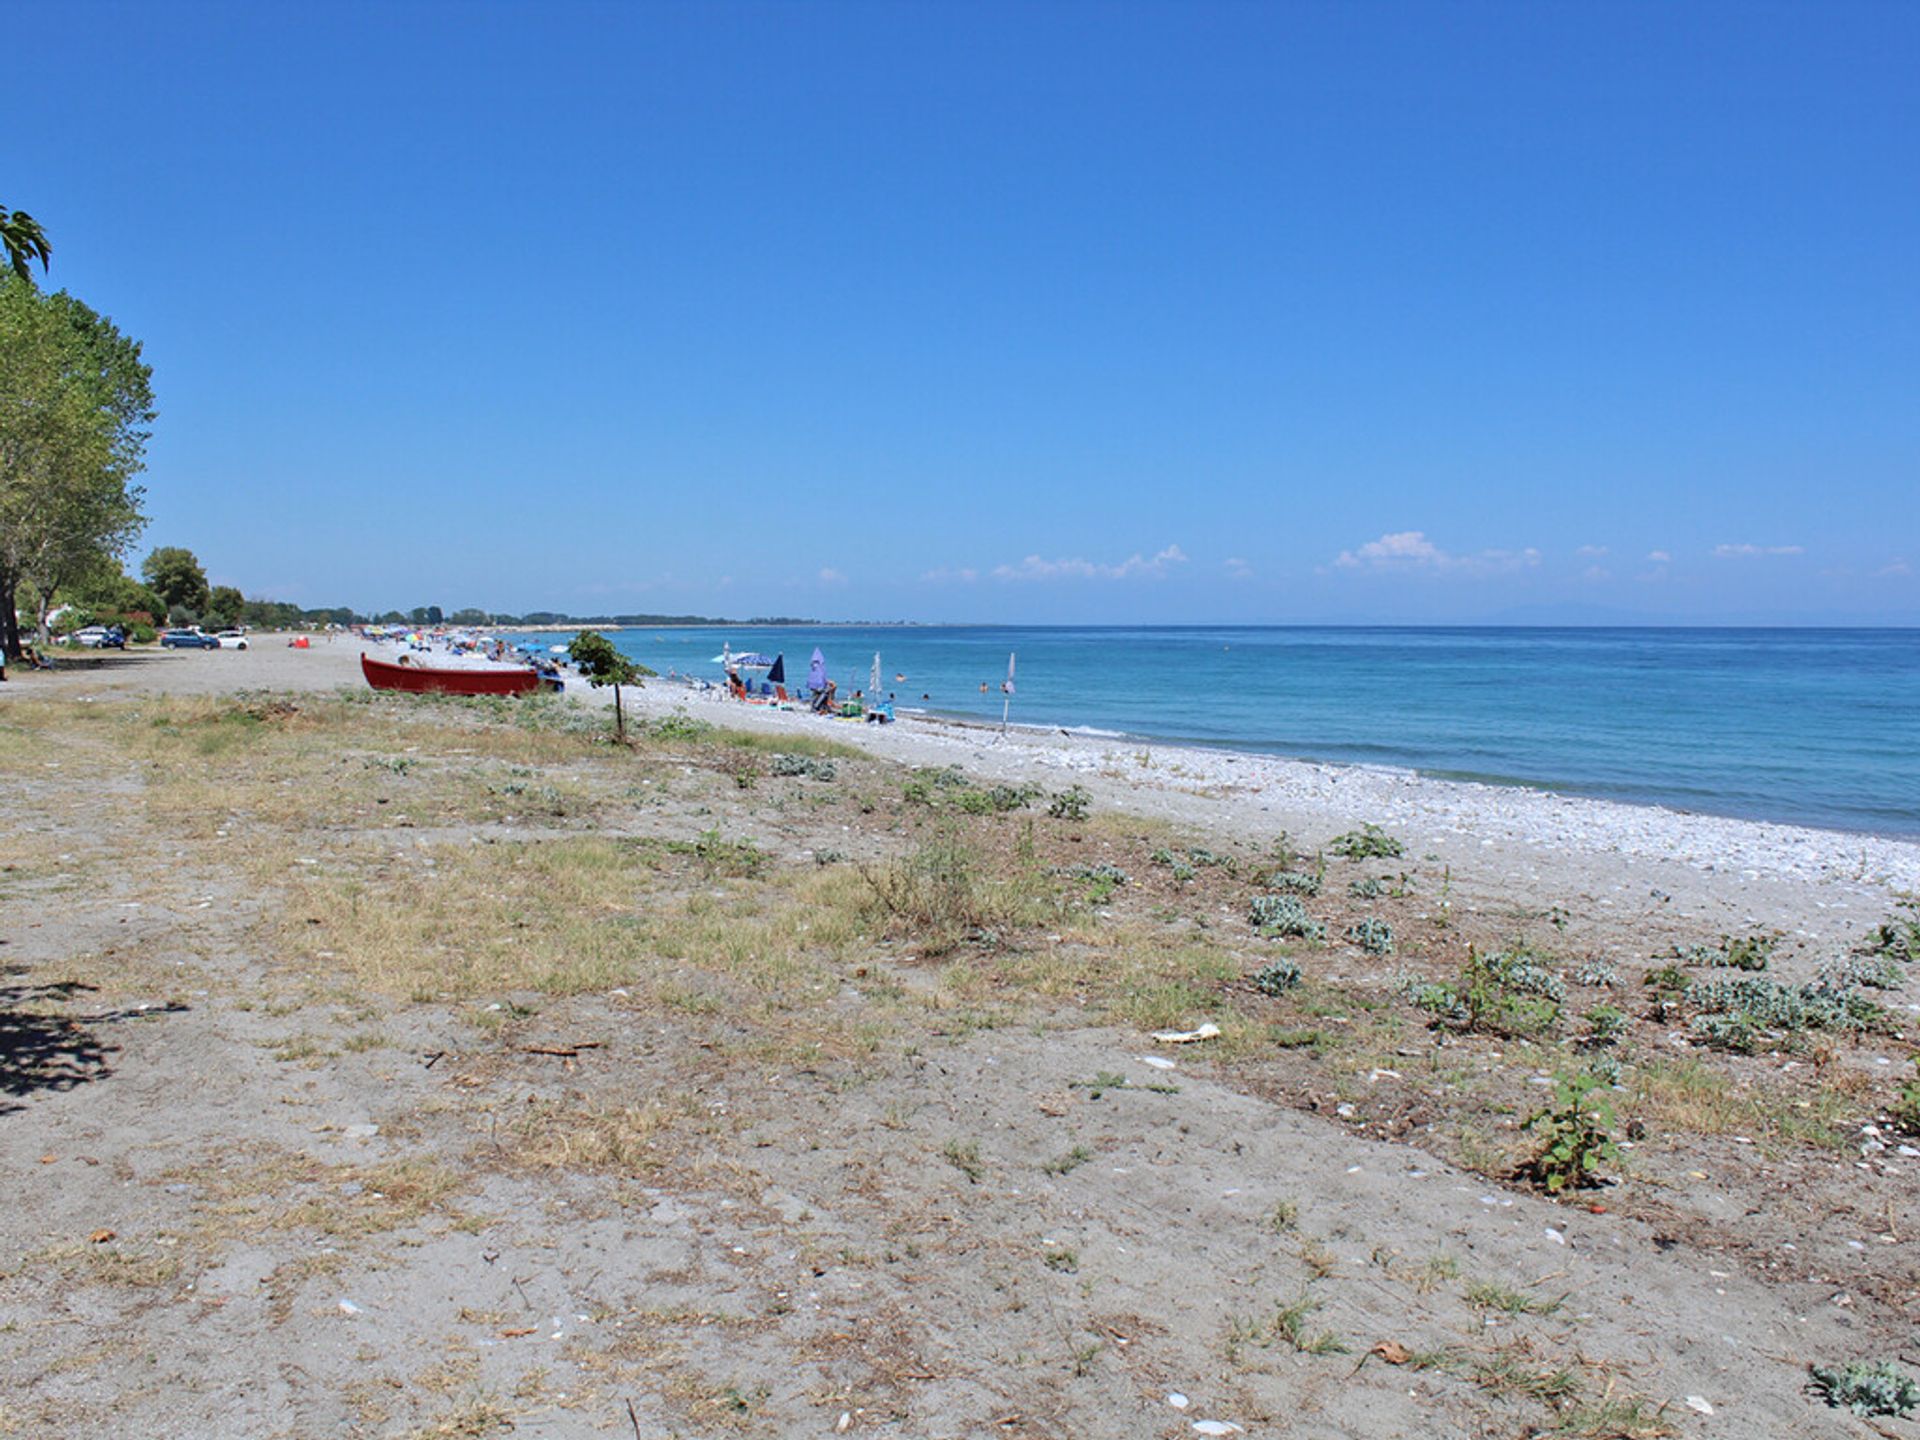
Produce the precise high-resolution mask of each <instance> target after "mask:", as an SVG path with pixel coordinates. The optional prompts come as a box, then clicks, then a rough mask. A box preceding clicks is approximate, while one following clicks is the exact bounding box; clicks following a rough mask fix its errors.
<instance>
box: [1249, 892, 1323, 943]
mask: <svg viewBox="0 0 1920 1440" xmlns="http://www.w3.org/2000/svg"><path fill="white" fill-rule="evenodd" d="M1247 918H1248V920H1249V921H1250V922H1251V923H1252V925H1253V928H1254V929H1256V930H1258V931H1259V932H1260V933H1261V934H1262V935H1297V936H1299V937H1300V938H1301V939H1303V940H1320V939H1323V938H1324V937H1325V936H1326V933H1327V927H1326V926H1324V925H1322V924H1321V923H1320V922H1319V921H1318V920H1315V919H1314V918H1313V917H1312V916H1311V915H1309V914H1307V907H1306V906H1304V905H1302V904H1301V903H1300V902H1299V901H1298V900H1296V899H1295V898H1294V897H1293V896H1291V895H1256V896H1254V897H1253V902H1252V904H1251V905H1250V906H1249V907H1248V911H1247Z"/></svg>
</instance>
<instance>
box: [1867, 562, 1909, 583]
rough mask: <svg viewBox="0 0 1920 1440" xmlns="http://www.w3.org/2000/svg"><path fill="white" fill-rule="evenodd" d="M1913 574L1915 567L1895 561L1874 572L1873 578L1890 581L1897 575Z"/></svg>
mask: <svg viewBox="0 0 1920 1440" xmlns="http://www.w3.org/2000/svg"><path fill="white" fill-rule="evenodd" d="M1912 573H1913V566H1911V565H1909V564H1908V563H1907V562H1906V561H1905V560H1893V561H1889V562H1888V563H1887V564H1885V565H1882V566H1881V567H1880V568H1879V569H1878V570H1876V571H1874V572H1873V578H1874V579H1876V580H1890V579H1892V578H1893V577H1895V576H1897V575H1911V574H1912Z"/></svg>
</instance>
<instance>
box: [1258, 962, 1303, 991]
mask: <svg viewBox="0 0 1920 1440" xmlns="http://www.w3.org/2000/svg"><path fill="white" fill-rule="evenodd" d="M1248 978H1250V979H1251V980H1252V981H1253V988H1254V989H1256V990H1258V991H1259V992H1260V993H1261V994H1262V995H1284V994H1286V993H1287V991H1289V990H1291V989H1293V987H1294V986H1296V985H1298V984H1299V983H1300V967H1299V966H1298V965H1296V964H1294V963H1293V961H1291V960H1288V959H1285V958H1284V957H1283V958H1281V959H1279V960H1270V961H1268V962H1267V963H1266V964H1265V965H1262V966H1261V967H1260V968H1259V969H1258V970H1256V971H1254V972H1253V974H1252V975H1251V976H1250V977H1248Z"/></svg>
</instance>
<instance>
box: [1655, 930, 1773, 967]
mask: <svg viewBox="0 0 1920 1440" xmlns="http://www.w3.org/2000/svg"><path fill="white" fill-rule="evenodd" d="M1779 943H1780V936H1779V935H1778V934H1773V935H1722V936H1721V937H1720V939H1719V941H1718V942H1717V943H1716V944H1712V945H1676V946H1674V947H1673V949H1672V950H1671V951H1670V952H1669V953H1668V954H1667V955H1666V956H1663V957H1661V958H1663V959H1671V960H1673V961H1674V962H1675V963H1676V964H1680V965H1695V966H1700V965H1704V966H1711V967H1713V968H1714V969H1719V970H1756V971H1757V970H1764V969H1766V968H1767V961H1768V960H1769V959H1771V958H1772V956H1773V951H1774V947H1775V946H1776V945H1778V944H1779Z"/></svg>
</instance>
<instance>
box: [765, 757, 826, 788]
mask: <svg viewBox="0 0 1920 1440" xmlns="http://www.w3.org/2000/svg"><path fill="white" fill-rule="evenodd" d="M767 769H768V771H769V773H771V774H773V775H776V776H805V777H806V778H808V779H810V780H820V781H830V780H832V779H833V778H834V777H835V776H836V775H838V774H839V771H838V770H837V769H836V768H835V767H834V763H833V761H831V760H822V759H820V758H819V757H817V756H813V755H798V754H795V753H793V752H791V751H786V752H783V753H781V754H779V755H775V756H774V757H773V761H772V763H771V764H770V765H768V767H767Z"/></svg>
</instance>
